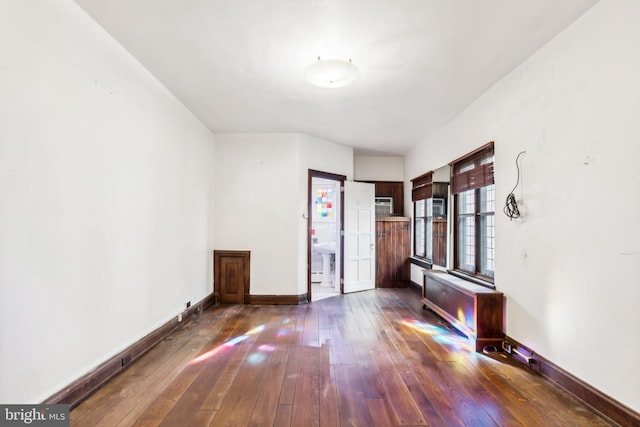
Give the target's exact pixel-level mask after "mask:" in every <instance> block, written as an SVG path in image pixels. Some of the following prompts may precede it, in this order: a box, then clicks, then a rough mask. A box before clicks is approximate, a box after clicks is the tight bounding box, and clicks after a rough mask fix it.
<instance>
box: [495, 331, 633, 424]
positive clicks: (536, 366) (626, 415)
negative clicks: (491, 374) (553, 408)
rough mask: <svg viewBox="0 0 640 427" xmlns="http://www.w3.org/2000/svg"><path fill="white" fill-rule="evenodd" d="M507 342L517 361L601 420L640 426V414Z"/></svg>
mask: <svg viewBox="0 0 640 427" xmlns="http://www.w3.org/2000/svg"><path fill="white" fill-rule="evenodd" d="M504 342H505V343H507V344H508V345H509V346H510V347H511V354H515V356H514V357H515V358H517V359H519V360H521V361H523V362H524V364H525V365H527V366H529V367H530V368H531V369H532V370H534V371H536V372H538V373H540V374H541V375H542V376H543V377H545V378H547V379H549V380H551V381H552V382H554V383H556V384H557V385H559V386H560V387H562V388H563V389H565V390H566V391H567V392H569V393H571V394H572V395H574V396H575V397H576V398H578V399H580V400H581V401H582V402H584V403H585V404H587V405H589V406H590V407H591V408H592V409H593V410H594V411H596V412H598V413H600V414H601V415H602V416H604V417H606V418H609V419H610V420H611V421H613V422H614V423H617V424H618V425H620V426H622V427H633V426H639V425H640V413H638V412H636V411H634V410H633V409H631V408H629V407H627V406H625V405H623V404H622V403H620V402H618V401H617V400H615V399H613V398H612V397H610V396H608V395H606V394H604V393H603V392H601V391H600V390H598V389H597V388H595V387H593V386H592V385H590V384H587V383H586V382H584V381H583V380H581V379H580V378H578V377H576V376H575V375H573V374H571V373H570V372H567V371H565V370H564V369H562V368H561V367H559V366H558V365H556V364H555V363H553V362H551V361H550V360H548V359H546V358H544V357H542V356H540V355H539V354H537V353H535V352H534V351H533V350H531V349H530V348H528V347H527V346H525V345H523V344H521V343H519V342H518V341H516V340H514V339H513V338H511V337H509V336H505V339H504ZM516 351H517V353H520V354H524V355H527V356H528V357H529V361H526V360H523V359H524V358H522V357H521V356H518V355H517V353H516Z"/></svg>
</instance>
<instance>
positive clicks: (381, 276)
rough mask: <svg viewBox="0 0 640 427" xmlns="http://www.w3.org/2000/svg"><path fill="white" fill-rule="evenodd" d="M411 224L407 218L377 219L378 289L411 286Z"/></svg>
mask: <svg viewBox="0 0 640 427" xmlns="http://www.w3.org/2000/svg"><path fill="white" fill-rule="evenodd" d="M410 224H411V219H410V218H407V217H378V218H376V288H400V287H406V286H408V285H409V280H410V278H411V276H410V274H411V273H410V270H409V269H410V267H409V256H410V255H411V232H410Z"/></svg>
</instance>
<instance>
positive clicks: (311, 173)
mask: <svg viewBox="0 0 640 427" xmlns="http://www.w3.org/2000/svg"><path fill="white" fill-rule="evenodd" d="M313 178H324V179H330V180H333V181H338V182H339V183H340V224H338V226H339V229H340V231H339V233H340V241H339V245H340V258H341V259H340V293H341V294H342V293H343V291H344V290H343V283H342V282H343V278H344V233H343V231H344V182H345V181H346V180H347V177H346V175H338V174H335V173H330V172H323V171H319V170H315V169H309V170H308V174H307V303H310V302H311V288H312V286H311V229H312V221H313V212H314V211H313V200H314V199H313V194H312V193H313V187H312V181H313Z"/></svg>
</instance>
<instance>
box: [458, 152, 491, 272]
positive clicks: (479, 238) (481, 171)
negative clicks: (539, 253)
mask: <svg viewBox="0 0 640 427" xmlns="http://www.w3.org/2000/svg"><path fill="white" fill-rule="evenodd" d="M493 159H494V145H493V142H490V143H488V144H486V145H484V146H482V147H480V148H478V149H477V150H474V151H473V152H471V153H469V154H467V155H465V156H463V157H461V158H459V159H456V160H454V161H453V162H451V163H450V165H451V168H452V186H451V187H452V193H453V195H454V209H455V210H454V217H455V227H454V260H455V261H454V268H455V269H456V270H459V271H461V272H464V273H467V274H470V275H473V276H477V277H479V278H481V279H484V280H487V281H489V282H493V277H494V270H495V223H494V212H495V188H494V178H493Z"/></svg>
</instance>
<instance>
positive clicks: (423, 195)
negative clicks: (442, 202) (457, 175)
mask: <svg viewBox="0 0 640 427" xmlns="http://www.w3.org/2000/svg"><path fill="white" fill-rule="evenodd" d="M432 181H433V171H429V172H427V173H424V174H422V175H420V176H418V177H416V178H414V179H412V180H411V183H412V189H411V201H412V202H413V256H414V257H416V258H418V259H420V260H424V261H427V262H429V263H432V262H433V260H432V259H431V258H432V255H433V254H429V253H428V251H427V248H428V244H429V243H428V242H429V240H428V239H429V238H431V237H432V236H431V233H432V231H431V230H430V229H429V228H430V227H428V225H429V222H428V218H429V216H428V215H429V212H428V209H427V200H428V199H429V198H431V197H432V191H433V190H432ZM421 201H422V202H423V203H424V209H423V212H424V215H421V216H418V206H417V204H418V202H421ZM419 220H421V221H422V227H418V221H419ZM420 230H422V235H421V236H420V237H421V239H418V238H417V236H418V233H419V232H420ZM420 241H422V247H421V248H420V251H419V250H418V245H419V242H420ZM419 252H420V255H418V253H419ZM423 254H424V255H423ZM430 255H431V257H430Z"/></svg>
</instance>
